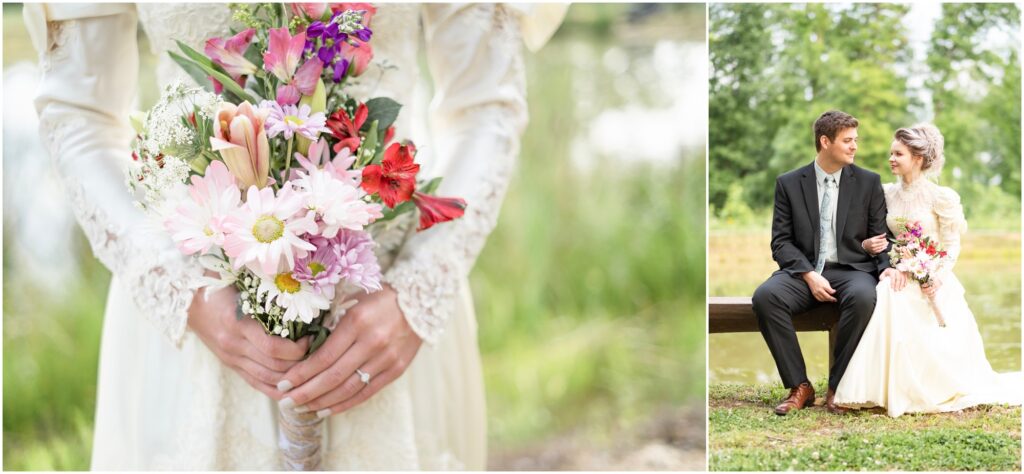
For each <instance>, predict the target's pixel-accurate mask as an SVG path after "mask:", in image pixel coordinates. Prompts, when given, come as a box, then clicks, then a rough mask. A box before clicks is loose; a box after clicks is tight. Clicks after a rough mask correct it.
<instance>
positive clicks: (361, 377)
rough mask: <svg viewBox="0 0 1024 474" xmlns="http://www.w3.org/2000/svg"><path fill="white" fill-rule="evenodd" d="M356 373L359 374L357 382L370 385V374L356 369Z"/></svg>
mask: <svg viewBox="0 0 1024 474" xmlns="http://www.w3.org/2000/svg"><path fill="white" fill-rule="evenodd" d="M356 373H357V374H359V381H360V382H363V383H364V384H366V385H370V374H368V373H366V372H363V371H362V370H359V369H356Z"/></svg>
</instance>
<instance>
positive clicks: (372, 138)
mask: <svg viewBox="0 0 1024 474" xmlns="http://www.w3.org/2000/svg"><path fill="white" fill-rule="evenodd" d="M377 130H380V129H379V128H377V121H376V120H374V121H373V122H371V123H370V129H369V131H367V132H366V136H365V137H363V144H362V145H360V146H359V155H358V156H357V158H356V168H362V167H363V166H366V165H368V164H370V163H371V162H372V161H373V158H374V157H375V156H377V146H378V143H377Z"/></svg>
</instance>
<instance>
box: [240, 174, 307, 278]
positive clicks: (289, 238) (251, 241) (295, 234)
mask: <svg viewBox="0 0 1024 474" xmlns="http://www.w3.org/2000/svg"><path fill="white" fill-rule="evenodd" d="M302 205H303V199H302V196H300V195H299V194H297V193H295V192H294V191H292V188H291V187H290V186H285V187H283V188H281V191H280V193H279V194H278V195H277V196H274V190H273V189H271V188H263V189H256V187H250V188H249V191H248V193H247V197H246V202H245V205H243V206H242V207H240V208H239V209H238V211H236V212H235V213H233V214H232V215H231V216H229V217H228V218H227V220H226V221H225V223H224V226H225V228H226V229H227V235H226V236H225V239H224V253H225V254H227V256H228V257H231V258H233V259H234V266H235V268H241V267H242V266H247V267H249V268H250V269H252V270H253V271H257V272H261V273H263V274H265V275H276V274H277V273H278V272H279V271H280V270H281V269H282V266H283V265H282V264H285V265H284V268H287V270H288V271H291V270H292V268H294V267H295V257H296V256H299V257H301V256H304V255H305V254H306V252H307V251H310V250H315V247H313V245H312V244H310V243H309V242H306V241H305V240H303V239H302V238H300V236H301V235H304V234H311V233H314V232H316V231H317V225H316V222H314V221H313V215H312V214H311V213H306V212H305V209H304V208H303V206H302Z"/></svg>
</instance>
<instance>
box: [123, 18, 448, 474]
mask: <svg viewBox="0 0 1024 474" xmlns="http://www.w3.org/2000/svg"><path fill="white" fill-rule="evenodd" d="M309 5H311V4H301V5H300V4H296V5H293V6H291V10H292V13H293V15H291V16H289V15H288V14H286V11H285V9H286V7H285V6H284V5H262V4H261V5H255V4H254V5H250V6H244V5H243V6H239V7H237V8H236V11H235V14H236V19H237V20H239V21H240V22H241V23H243V24H245V25H247V26H248V28H246V29H244V30H242V31H237V32H234V34H233V35H232V36H230V37H226V38H210V39H209V40H208V41H207V42H206V45H205V48H204V50H203V52H199V51H196V50H193V49H191V48H189V47H188V46H186V45H184V44H183V43H179V47H180V49H181V52H180V54H179V53H171V56H172V57H173V58H174V60H175V61H176V62H178V64H180V65H181V66H182V68H183V69H184V70H185V71H186V72H188V73H189V74H190V75H191V76H192V77H193V78H194V79H195V80H196V81H197V82H198V83H199V84H202V85H203V86H204V87H188V86H185V85H182V84H176V85H172V86H170V87H168V88H167V89H165V91H164V93H163V95H162V97H161V99H160V101H159V102H158V103H157V105H156V106H155V107H154V108H153V109H152V110H151V111H149V112H148V113H147V114H145V115H140V116H138V117H133V125H135V127H136V132H137V133H138V136H137V137H136V139H135V141H134V142H133V153H132V162H133V165H132V166H131V167H130V168H129V171H128V179H127V182H128V185H129V188H130V189H131V190H132V191H133V192H134V193H135V195H136V196H137V204H138V205H139V206H140V207H142V208H143V209H145V210H147V211H148V213H149V214H150V215H151V216H153V217H154V218H155V219H156V220H157V221H159V222H160V225H161V226H162V227H163V228H164V229H165V230H166V232H168V233H169V235H170V236H171V238H172V239H173V240H174V242H175V243H176V244H177V246H178V249H179V250H181V252H182V253H184V254H186V255H192V256H195V258H197V259H198V260H199V262H200V263H201V264H202V265H203V267H204V268H206V270H207V272H206V276H205V277H204V278H203V279H202V281H200V282H199V283H198V285H199V286H201V287H205V288H207V294H209V293H210V292H211V291H212V290H213V289H217V288H224V287H229V286H233V287H235V288H236V289H237V290H238V292H239V304H238V316H239V318H252V319H254V320H256V321H258V322H259V323H260V324H261V325H262V326H263V328H264V330H265V331H266V333H267V334H271V335H274V336H279V337H283V338H287V339H290V340H292V341H296V340H299V339H300V338H303V337H306V336H310V337H311V340H310V344H309V352H308V353H312V352H313V351H316V350H317V348H318V347H320V345H321V344H323V342H324V341H325V340H326V338H327V336H328V334H329V333H330V330H331V328H332V327H333V325H334V324H336V323H337V320H338V318H339V317H342V316H343V315H344V312H345V309H346V308H348V307H350V306H351V305H352V304H354V303H355V300H354V299H353V296H354V295H356V294H357V293H359V292H363V293H370V292H374V291H378V290H380V289H381V287H382V286H381V267H380V265H379V264H378V261H377V257H376V255H375V253H374V249H375V247H376V243H375V242H374V235H375V234H376V233H377V230H378V229H382V228H384V227H385V226H387V225H388V224H387V223H388V222H390V221H393V220H394V219H395V218H396V217H397V216H399V215H401V214H404V213H409V212H419V228H418V230H425V229H427V228H429V227H431V226H433V225H435V224H438V223H441V222H445V221H449V220H452V219H456V218H458V217H460V216H461V215H462V214H463V210H464V209H465V206H466V203H465V202H464V201H463V200H462V199H459V198H450V197H435V196H432V195H431V193H432V192H433V190H434V189H435V188H436V187H437V185H438V184H439V183H438V180H436V179H435V180H431V181H423V180H418V179H417V173H418V171H419V165H418V164H417V163H416V162H415V157H416V147H415V145H414V144H412V143H411V142H395V141H393V138H394V137H393V135H394V127H393V126H392V124H393V123H394V121H395V119H396V118H397V115H398V112H399V109H400V105H399V104H397V103H396V102H394V101H393V100H391V99H388V98H374V99H370V100H367V101H366V102H365V103H364V102H359V101H358V100H356V99H354V98H352V97H350V96H349V95H348V94H346V80H348V79H350V78H352V77H356V76H359V75H360V74H362V73H363V72H364V71H365V70H366V67H367V64H368V63H369V62H370V61H371V60H372V55H373V52H372V46H371V38H372V31H371V30H370V28H369V24H370V19H371V17H372V14H373V7H370V6H368V5H366V6H363V7H361V8H362V9H344V8H342V7H334V8H327V7H326V5H324V6H322V7H316V6H309ZM360 375H361V376H362V377H363V378H364V380H363V381H364V382H367V381H368V380H365V379H367V378H368V377H367V376H366V374H360ZM280 421H281V436H280V444H281V447H282V452H283V454H284V464H285V467H286V468H289V469H314V468H316V467H317V466H318V464H319V455H320V453H319V447H320V440H319V437H320V423H321V422H322V416H316V414H313V413H297V412H292V411H291V410H282V415H281V420H280Z"/></svg>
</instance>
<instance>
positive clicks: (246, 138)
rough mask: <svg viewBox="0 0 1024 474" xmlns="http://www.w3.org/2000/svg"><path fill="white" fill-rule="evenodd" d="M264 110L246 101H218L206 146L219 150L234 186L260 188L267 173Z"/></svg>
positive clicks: (267, 155) (265, 113)
mask: <svg viewBox="0 0 1024 474" xmlns="http://www.w3.org/2000/svg"><path fill="white" fill-rule="evenodd" d="M266 120H267V112H266V111H261V110H259V109H256V108H254V107H253V106H252V104H249V103H248V102H242V103H241V104H240V105H237V106H236V105H235V104H232V103H230V102H221V103H220V106H219V107H218V108H217V117H216V120H214V122H213V136H212V137H210V145H211V147H212V148H213V149H214V150H215V151H218V152H220V155H221V157H222V158H224V164H226V165H227V167H228V170H230V171H231V174H233V175H235V177H236V178H238V186H239V187H240V188H242V189H248V188H249V187H250V186H254V185H255V186H256V187H257V188H263V187H264V186H266V185H267V179H268V177H269V175H270V143H269V142H268V141H267V132H266V129H265V127H264V125H265V123H266Z"/></svg>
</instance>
